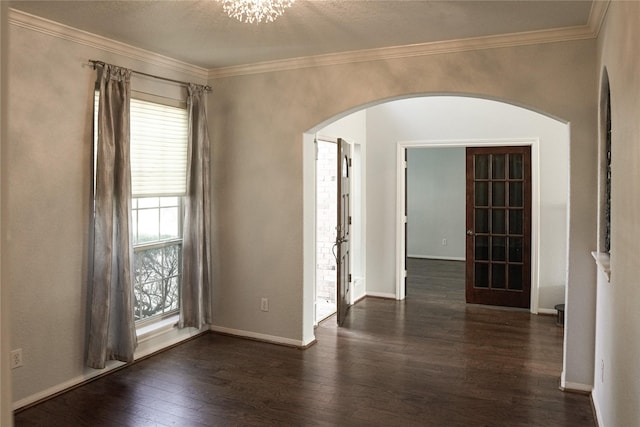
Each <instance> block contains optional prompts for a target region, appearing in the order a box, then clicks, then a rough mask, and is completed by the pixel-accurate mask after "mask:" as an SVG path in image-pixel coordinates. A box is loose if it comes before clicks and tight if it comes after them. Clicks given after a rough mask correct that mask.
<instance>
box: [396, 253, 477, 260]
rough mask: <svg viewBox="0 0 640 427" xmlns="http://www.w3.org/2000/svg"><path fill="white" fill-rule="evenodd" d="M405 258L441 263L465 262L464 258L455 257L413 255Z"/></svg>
mask: <svg viewBox="0 0 640 427" xmlns="http://www.w3.org/2000/svg"><path fill="white" fill-rule="evenodd" d="M407 258H420V259H438V260H443V261H465V260H466V258H465V257H455V256H437V255H415V254H409V255H407Z"/></svg>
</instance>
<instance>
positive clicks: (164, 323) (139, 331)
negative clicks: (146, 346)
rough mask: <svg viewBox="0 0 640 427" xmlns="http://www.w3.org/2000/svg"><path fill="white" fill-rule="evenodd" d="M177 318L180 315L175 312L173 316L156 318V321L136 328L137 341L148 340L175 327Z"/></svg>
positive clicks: (178, 318)
mask: <svg viewBox="0 0 640 427" xmlns="http://www.w3.org/2000/svg"><path fill="white" fill-rule="evenodd" d="M179 320H180V315H179V314H176V315H175V316H171V317H167V318H166V319H162V320H158V321H157V322H153V323H149V324H147V325H144V326H141V327H138V328H136V335H137V337H138V343H142V342H145V341H148V340H150V339H152V338H154V337H157V336H159V335H162V334H164V333H166V332H168V331H170V330H172V329H177V327H178V321H179Z"/></svg>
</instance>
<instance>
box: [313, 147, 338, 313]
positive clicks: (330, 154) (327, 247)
mask: <svg viewBox="0 0 640 427" xmlns="http://www.w3.org/2000/svg"><path fill="white" fill-rule="evenodd" d="M337 157H338V151H337V146H336V144H333V143H330V142H323V141H318V160H317V164H316V166H317V174H318V175H317V176H318V181H317V183H318V184H317V200H316V203H317V229H316V242H317V252H316V262H317V264H316V296H317V297H318V298H322V299H326V300H328V301H331V302H333V303H335V300H336V260H335V258H334V256H333V253H332V251H331V249H332V247H333V244H334V243H335V239H336V216H337V194H336V192H337V183H336V175H337Z"/></svg>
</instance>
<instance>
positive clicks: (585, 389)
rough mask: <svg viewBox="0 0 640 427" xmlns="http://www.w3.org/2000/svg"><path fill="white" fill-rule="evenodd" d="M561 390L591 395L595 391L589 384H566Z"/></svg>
mask: <svg viewBox="0 0 640 427" xmlns="http://www.w3.org/2000/svg"><path fill="white" fill-rule="evenodd" d="M560 390H562V391H569V392H571V391H574V392H579V393H591V391H592V390H593V387H592V386H590V385H589V384H581V383H568V382H565V383H564V386H561V387H560Z"/></svg>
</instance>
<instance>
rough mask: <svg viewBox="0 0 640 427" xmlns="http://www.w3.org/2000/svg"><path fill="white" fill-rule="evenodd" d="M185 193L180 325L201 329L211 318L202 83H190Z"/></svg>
mask: <svg viewBox="0 0 640 427" xmlns="http://www.w3.org/2000/svg"><path fill="white" fill-rule="evenodd" d="M188 91H189V96H188V98H187V108H188V110H189V111H188V112H189V146H188V151H187V162H188V163H187V195H186V201H185V218H184V228H183V243H182V244H183V248H182V289H181V297H180V304H181V307H180V322H179V326H180V327H181V328H183V327H187V326H192V327H194V328H198V329H200V327H202V325H203V324H210V323H211V322H212V313H211V310H212V308H211V293H212V284H211V246H210V244H211V242H210V238H211V237H210V236H211V201H210V197H209V133H208V131H207V115H206V111H205V103H204V97H205V96H204V95H205V94H204V91H205V88H204V87H203V86H198V85H193V84H191V85H189V87H188Z"/></svg>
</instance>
